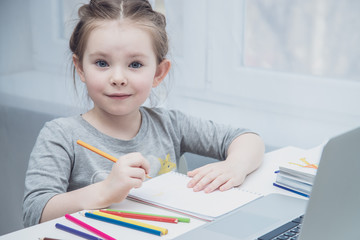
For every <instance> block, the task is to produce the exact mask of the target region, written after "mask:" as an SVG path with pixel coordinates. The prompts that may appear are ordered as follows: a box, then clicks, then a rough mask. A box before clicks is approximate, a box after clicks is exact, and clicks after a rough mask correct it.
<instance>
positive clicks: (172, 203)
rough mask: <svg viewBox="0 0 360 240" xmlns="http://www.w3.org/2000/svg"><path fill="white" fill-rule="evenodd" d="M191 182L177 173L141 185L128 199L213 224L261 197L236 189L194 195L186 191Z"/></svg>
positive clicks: (189, 190) (131, 192) (195, 193)
mask: <svg viewBox="0 0 360 240" xmlns="http://www.w3.org/2000/svg"><path fill="white" fill-rule="evenodd" d="M190 179H191V178H189V177H188V176H186V175H184V174H181V173H177V172H169V173H165V174H162V175H160V176H157V177H155V178H153V179H150V180H148V181H146V182H144V183H143V185H142V187H141V188H137V189H132V190H131V191H130V194H129V195H128V199H130V200H135V201H138V202H141V203H146V204H150V205H152V206H156V207H161V208H164V209H167V210H172V211H175V212H178V213H181V214H185V215H188V216H191V217H195V218H199V219H201V220H205V221H212V220H214V219H216V218H218V217H220V216H222V215H224V214H226V213H229V212H231V211H232V210H234V209H236V208H238V207H241V206H243V205H244V204H246V203H248V202H250V201H253V200H254V199H256V198H259V197H261V196H262V195H261V194H259V193H254V192H250V191H247V190H244V189H238V188H233V189H231V190H228V191H224V192H221V191H214V192H212V193H204V192H203V191H201V192H194V191H193V189H192V188H188V187H187V183H188V182H189V181H190Z"/></svg>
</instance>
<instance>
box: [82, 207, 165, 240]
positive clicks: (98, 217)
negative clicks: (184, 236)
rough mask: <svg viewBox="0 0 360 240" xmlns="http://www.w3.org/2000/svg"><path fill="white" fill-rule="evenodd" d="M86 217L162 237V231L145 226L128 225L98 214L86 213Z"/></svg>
mask: <svg viewBox="0 0 360 240" xmlns="http://www.w3.org/2000/svg"><path fill="white" fill-rule="evenodd" d="M85 217H88V218H93V219H96V220H100V221H103V222H107V223H112V224H116V225H119V226H123V227H128V228H131V229H134V230H139V231H142V232H146V233H151V234H155V235H158V236H161V235H162V232H161V231H158V230H155V229H151V228H147V227H143V226H139V225H135V224H131V223H127V222H122V221H119V220H115V219H111V218H107V217H103V216H100V215H96V214H93V213H89V212H86V213H85Z"/></svg>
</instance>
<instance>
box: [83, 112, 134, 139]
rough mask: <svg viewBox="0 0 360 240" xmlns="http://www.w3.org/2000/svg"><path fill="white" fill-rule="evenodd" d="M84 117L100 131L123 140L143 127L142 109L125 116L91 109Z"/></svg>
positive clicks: (132, 135) (130, 137) (132, 136)
mask: <svg viewBox="0 0 360 240" xmlns="http://www.w3.org/2000/svg"><path fill="white" fill-rule="evenodd" d="M82 117H83V118H84V119H85V120H86V121H87V122H88V123H90V124H91V125H92V126H93V127H95V128H96V129H97V130H99V131H100V132H102V133H104V134H106V135H108V136H110V137H113V138H118V139H121V140H130V139H132V138H134V137H135V136H136V134H137V133H138V132H139V130H140V127H141V113H140V110H138V111H135V112H133V113H131V114H128V115H125V116H114V115H109V114H106V113H103V112H100V111H98V110H97V109H94V108H93V109H91V110H90V111H88V112H87V113H85V114H83V115H82Z"/></svg>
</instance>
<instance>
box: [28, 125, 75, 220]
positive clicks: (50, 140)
mask: <svg viewBox="0 0 360 240" xmlns="http://www.w3.org/2000/svg"><path fill="white" fill-rule="evenodd" d="M71 148H72V146H71V143H70V142H69V141H67V140H66V137H65V136H64V134H63V130H62V129H61V127H60V126H59V125H58V124H56V123H54V122H48V123H46V124H45V126H44V127H43V129H42V130H41V131H40V133H39V136H38V138H37V140H36V143H35V146H34V148H33V151H32V153H31V154H30V159H29V165H28V169H27V172H26V177H25V191H24V201H23V221H24V226H25V227H28V226H32V225H35V224H38V223H39V221H40V217H41V215H42V211H43V209H44V207H45V205H46V203H47V202H48V201H49V200H50V199H51V198H52V197H53V196H55V195H56V194H59V193H64V192H66V191H67V187H68V185H69V175H70V173H71V169H72V156H71V152H73V151H71Z"/></svg>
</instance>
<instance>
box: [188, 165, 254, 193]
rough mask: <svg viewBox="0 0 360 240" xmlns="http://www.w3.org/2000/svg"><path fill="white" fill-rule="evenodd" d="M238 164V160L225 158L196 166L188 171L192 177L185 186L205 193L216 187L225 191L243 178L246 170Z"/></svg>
mask: <svg viewBox="0 0 360 240" xmlns="http://www.w3.org/2000/svg"><path fill="white" fill-rule="evenodd" d="M238 165H239V163H238V162H234V161H233V162H231V161H226V160H225V161H221V162H216V163H211V164H207V165H205V166H202V167H200V168H197V169H195V170H193V171H190V172H188V174H187V175H188V176H189V177H192V179H191V180H190V181H189V183H188V185H187V186H188V187H189V188H193V190H194V191H195V192H199V191H201V190H204V192H205V193H210V192H212V191H215V190H217V189H219V190H220V191H226V190H229V189H230V188H232V187H234V186H239V185H240V184H241V183H243V181H244V180H245V177H246V175H247V172H246V171H244V170H243V169H242V168H241V166H238Z"/></svg>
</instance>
